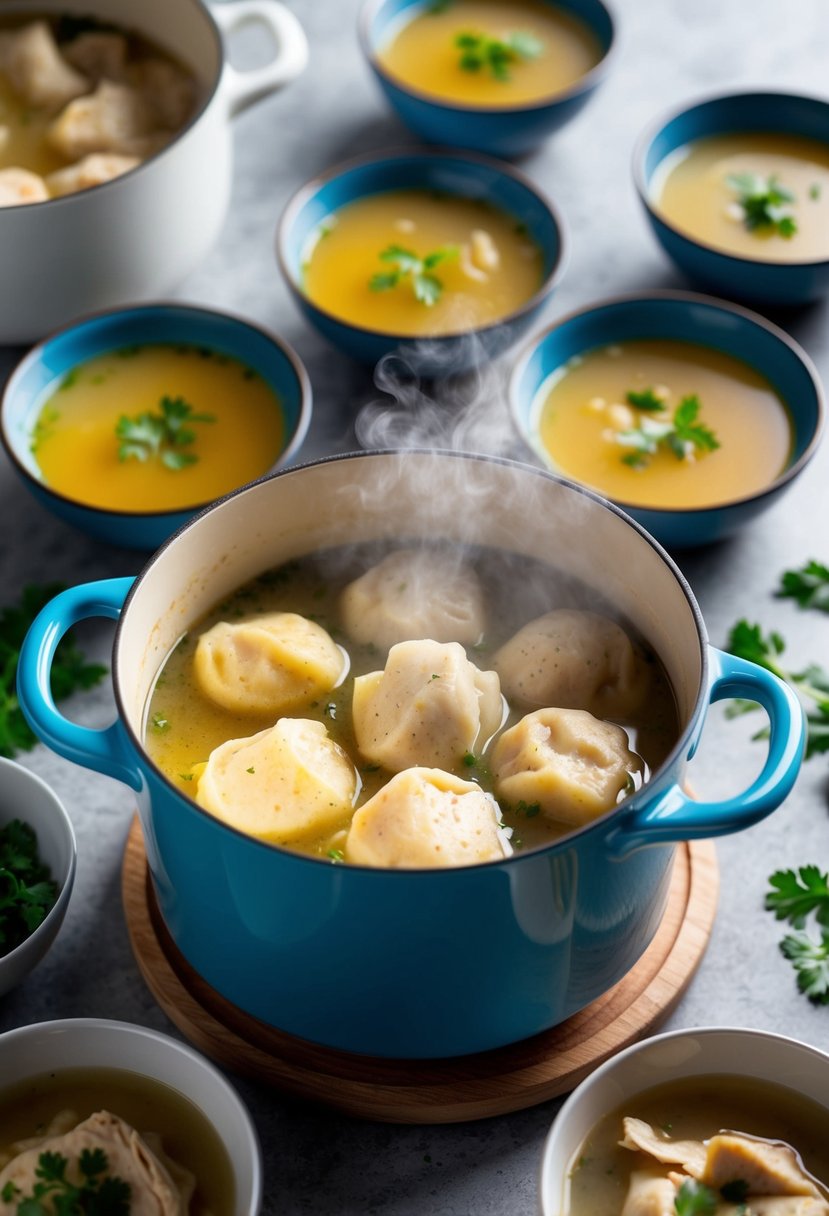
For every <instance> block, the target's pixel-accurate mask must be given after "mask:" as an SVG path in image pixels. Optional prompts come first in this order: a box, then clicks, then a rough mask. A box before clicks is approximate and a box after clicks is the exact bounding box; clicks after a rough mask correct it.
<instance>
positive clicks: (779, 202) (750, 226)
mask: <svg viewBox="0 0 829 1216" xmlns="http://www.w3.org/2000/svg"><path fill="white" fill-rule="evenodd" d="M651 197H652V200H653V203H654V205H655V207H656V210H657V211H658V212H659V214H660V215H661V216H662V217H663V218H664V219H666V220H667V221H668V223H670V224H673V225H674V226H675V227H676V228H678V229H679V230H680V231H681V232H683V233H686V234H687V235H688V236H690V237H693V238H694V239H695V240H699V241H703V242H705V244H707V245H712V246H713V247H714V248H715V249H721V250H723V252H725V253H733V254H737V255H739V256H740V257H744V258H758V259H760V260H763V261H769V262H809V261H819V260H822V259H824V258H829V144H825V143H822V142H820V141H819V140H816V139H806V138H803V137H801V136H797V135H779V134H763V133H744V134H734V135H713V136H709V137H707V138H705V139H699V140H695V141H694V142H693V143H691V144H688V145H686V146H685V147H684V148H679V149H677V151H675V152H673V153H671V155H670V156H668V157H666V159H665V160H664V161H663V163H662V164H661V165H660V166H659V168H658V169H657V172H656V174H655V175H654V181H653V183H652V186H651Z"/></svg>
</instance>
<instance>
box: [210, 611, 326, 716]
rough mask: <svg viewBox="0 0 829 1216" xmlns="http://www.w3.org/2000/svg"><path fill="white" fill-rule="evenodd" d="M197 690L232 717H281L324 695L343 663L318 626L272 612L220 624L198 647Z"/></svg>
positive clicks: (286, 614) (305, 619)
mask: <svg viewBox="0 0 829 1216" xmlns="http://www.w3.org/2000/svg"><path fill="white" fill-rule="evenodd" d="M193 662H194V670H195V674H196V679H197V681H198V683H199V687H200V688H201V690H202V692H203V693H205V695H206V696H208V697H210V699H211V700H212V701H215V702H216V703H217V704H218V705H221V706H222V707H223V708H224V709H229V710H231V711H232V712H234V713H243V714H244V713H251V714H274V715H276V714H282V713H287V712H289V711H291V710H293V709H297V708H299V707H300V706H302V705H307V703H308V702H309V701H311V700H313V699H314V698H315V697H318V696H322V695H324V694H325V693H327V692H330V690H331V689H332V688H333V687H334V686H335V684H337V683H338V682H339V681H340V680H341V679H342V677H343V676H344V674H345V671H346V659H345V657H344V655H343V653H342V651H341V650H340V648H339V646H337V644H336V642H334V640H333V639H332V638H331V636H330V635H329V634H328V633H326V631H325V630H324V629H323V628H322V626H321V625H317V624H316V623H315V622H314V621H309V620H307V618H306V617H304V616H299V615H298V614H297V613H295V612H273V613H270V614H269V615H267V616H255V617H252V618H251V619H250V620H248V621H243V622H241V623H239V624H237V625H231V624H229V623H228V622H227V621H220V622H219V624H218V625H214V626H213V628H212V629H208V630H207V632H206V633H203V634H202V635H201V637H200V638H199V640H198V643H197V645H196V654H195V657H194V661H193Z"/></svg>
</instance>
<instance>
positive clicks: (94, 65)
mask: <svg viewBox="0 0 829 1216" xmlns="http://www.w3.org/2000/svg"><path fill="white" fill-rule="evenodd" d="M62 50H63V57H64V59H66V60H68V62H69V63H71V64H72V66H73V67H74V68H77V69H78V71H79V72H83V74H84V76H86V77H87V78H88V79H89V80H91V81H92V82H93V83H94V84H97V83H98V81H99V80H103V79H104V77H106V79H107V80H122V79H123V77H124V74H125V72H126V64H127V40H126V38H125V37H124V35H123V34H116V33H115V32H112V33H110V32H109V31H108V30H88V31H87V32H86V33H84V34H78V36H77V37H76V38H73V39H72V41H71V42H68V43H66V45H65V46H64V47H63V48H62Z"/></svg>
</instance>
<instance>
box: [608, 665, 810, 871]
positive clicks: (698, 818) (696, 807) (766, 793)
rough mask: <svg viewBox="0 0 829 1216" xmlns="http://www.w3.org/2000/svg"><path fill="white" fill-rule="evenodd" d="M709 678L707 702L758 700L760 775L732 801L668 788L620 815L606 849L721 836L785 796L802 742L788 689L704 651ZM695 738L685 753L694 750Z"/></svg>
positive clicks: (797, 710) (759, 671)
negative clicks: (763, 716) (765, 719)
mask: <svg viewBox="0 0 829 1216" xmlns="http://www.w3.org/2000/svg"><path fill="white" fill-rule="evenodd" d="M708 651H709V661H710V669H711V678H710V682H709V688H708V700H709V702H710V703H711V704H713V703H714V702H715V701H725V700H731V699H732V698H738V697H742V698H745V699H746V700H749V701H759V703H760V704H761V705H762V706H763V708H764V709H765V710H766V712H767V713H768V715H769V722H770V734H769V747H768V755H767V756H766V762H765V764H764V765H763V771H762V772H761V773H760V775H759V777H757V778H756V780H755V781H753V782H752V783H751V785H750V786H749V787H748V789H746V790H744V791H743V792H742V793H741V794H737V795H735V796H734V797H733V798H724V799H722V800H720V801H716V802H697V801H696V800H695V799H693V798H690V797H689V796H688V795H687V794H686V793H685V792H684V791H683V790H682V789H681V788H680V787H679V786H678V785H673V786H671V787H670V789H668V790H666V791H665V793H664V794H662V795H661V796H660V797H659V798H657V799H656V800H655V801H654V802H650V803H649V804H648V805H647V806H644V807H642V808H641V809H638V808H632V809H631V810H630V812H629V813H627V814H625V813H624V812H622V814H621V815H620V822H619V825H618V827H616V828H615V829H614V831H613V832H612V834H611V835H610V836H609V837H608V845H609V847H610V850H611V852H612V853H613V854H615V855H616V856H625V855H626V854H627V853H630V852H631V851H632V850H633V849H638V848H641V847H642V846H643V845H646V844H667V843H671V842H674V841H679V840H698V839H699V838H700V837H706V836H724V835H726V834H727V833H728V832H739V831H740V830H741V829H742V828H748V827H751V825H752V824H754V823H757V822H758V821H759V820H761V819H764V818H765V816H766V815H768V814H770V812H771V811H773V810H775V808H776V807H778V806H779V805H780V803H781V802H783V800H784V799H785V798H786V797H787V796H788V794H789V793H790V792H791V789H792V786H793V785H794V783H795V779H796V778H797V774H798V772H799V771H800V764H801V761H802V759H803V751H804V747H805V743H806V731H805V722H804V715H803V708H802V706H801V704H800V702H799V700H798V699H797V696H796V694H795V693H794V692H793V691H792V689H791V688H790V687H789V686H788V684H785V683H784V682H783V680H779V679H778V678H777V676H775V675H773V674H772V673H771V672H770V671H766V670H765V668H763V667H759V666H758V665H757V664H756V663H750V662H748V661H747V660H746V659H739V658H737V657H736V655H733V654H727V653H726V652H725V651H722V650H717V649H716V648H715V647H713V646H709V648H708ZM697 743H698V737H697V738H695V739H694V742H693V744H692V746H691V749H690V751H689V753H688V755H689V758H690V757H691V756H692V755H693V754H694V752H695V751H696V746H697Z"/></svg>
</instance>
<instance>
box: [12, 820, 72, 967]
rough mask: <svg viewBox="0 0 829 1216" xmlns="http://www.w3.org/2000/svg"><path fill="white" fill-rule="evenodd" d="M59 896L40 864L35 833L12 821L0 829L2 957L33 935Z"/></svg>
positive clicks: (26, 826) (44, 866) (50, 878)
mask: <svg viewBox="0 0 829 1216" xmlns="http://www.w3.org/2000/svg"><path fill="white" fill-rule="evenodd" d="M57 896H58V888H57V883H55V882H53V881H52V875H51V873H50V872H49V868H48V867H47V866H46V865H44V864H43V862H42V861H41V860H40V855H39V853H38V848H37V836H36V834H35V832H34V829H33V828H32V827H30V825H29V824H28V823H23V822H22V821H21V820H20V819H12V821H11V822H10V823H7V824H6V825H5V826H4V827H2V828H0V955H4V954H8V953H9V951H10V950H14V949H15V947H16V946H19V945H20V944H21V942H24V941H25V940H26V938H27V937H29V935H30V934H31V933H33V932H34V930H35V929H36V928H37V927H38V925H39V924H41V922H42V921H43V919H44V918H45V916H46V914H47V912H48V911H49V909H50V908H51V907H52V906H53V905H54V903H55V900H56V899H57Z"/></svg>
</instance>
